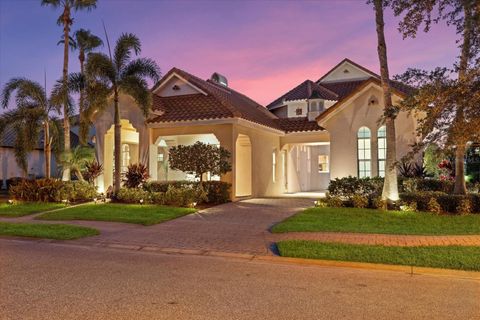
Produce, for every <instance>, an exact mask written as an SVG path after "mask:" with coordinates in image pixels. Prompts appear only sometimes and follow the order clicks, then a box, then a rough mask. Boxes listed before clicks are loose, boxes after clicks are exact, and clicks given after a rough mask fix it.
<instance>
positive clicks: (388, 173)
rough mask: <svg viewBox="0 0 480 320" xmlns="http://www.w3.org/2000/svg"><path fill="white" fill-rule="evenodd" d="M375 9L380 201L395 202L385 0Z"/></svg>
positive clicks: (375, 2)
mask: <svg viewBox="0 0 480 320" xmlns="http://www.w3.org/2000/svg"><path fill="white" fill-rule="evenodd" d="M373 5H374V8H375V22H376V29H377V44H378V46H377V52H378V59H379V61H380V78H381V83H382V90H383V98H384V104H385V107H384V112H383V121H385V127H386V130H387V156H386V161H385V180H384V183H383V191H382V199H384V200H389V201H396V200H398V199H399V197H398V181H397V168H396V166H395V163H396V158H395V157H396V134H395V118H396V117H397V114H398V108H397V107H395V106H394V105H393V103H392V90H391V88H390V77H389V72H388V60H387V44H386V41H385V33H384V27H385V22H384V20H383V10H384V8H385V6H386V5H387V3H386V1H385V0H373Z"/></svg>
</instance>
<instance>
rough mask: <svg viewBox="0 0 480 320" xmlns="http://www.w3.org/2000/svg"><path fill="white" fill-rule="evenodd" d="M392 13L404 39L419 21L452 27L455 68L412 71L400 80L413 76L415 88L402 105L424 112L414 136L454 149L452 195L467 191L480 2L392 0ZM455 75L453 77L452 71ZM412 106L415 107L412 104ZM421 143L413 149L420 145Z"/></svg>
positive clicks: (474, 131)
mask: <svg viewBox="0 0 480 320" xmlns="http://www.w3.org/2000/svg"><path fill="white" fill-rule="evenodd" d="M391 6H392V7H393V9H394V13H395V15H396V16H400V15H401V16H402V17H403V19H402V21H401V22H400V25H399V30H400V32H402V34H403V36H404V38H405V37H412V38H414V37H415V36H416V35H417V32H418V29H419V28H420V27H421V26H422V25H423V26H424V31H425V32H428V31H429V30H430V27H431V24H432V23H438V22H440V21H446V22H447V25H452V26H454V27H455V28H456V31H457V34H460V37H461V39H460V40H459V41H458V43H459V44H460V45H459V48H460V51H461V52H460V58H459V61H458V63H456V65H455V66H454V70H447V69H445V68H437V69H436V70H434V71H433V72H426V71H423V70H417V69H411V70H408V71H407V72H406V73H405V74H404V75H403V77H402V80H404V81H405V80H408V79H410V80H412V83H411V84H414V85H416V87H417V88H418V89H419V90H417V91H416V92H415V93H414V94H413V95H412V97H411V99H410V101H407V103H406V104H405V105H406V108H409V109H416V110H419V111H420V112H421V113H422V114H425V113H426V116H425V117H424V119H423V120H422V122H420V126H419V135H421V137H422V138H423V137H425V136H427V134H429V136H427V137H426V140H427V141H423V142H424V143H425V142H427V143H428V142H430V141H440V139H441V140H444V141H445V145H446V146H447V147H451V148H452V149H453V150H454V152H455V171H456V172H457V175H456V177H455V190H454V193H456V194H466V191H467V190H466V183H465V174H464V171H465V170H464V169H465V168H464V158H465V152H466V150H467V148H468V145H469V142H471V141H476V140H478V138H479V136H478V128H479V125H480V114H479V112H478V105H479V100H480V98H479V96H480V95H479V94H478V88H479V87H480V81H479V65H480V61H479V60H480V6H479V5H478V0H455V1H452V0H429V1H428V2H426V1H425V0H392V1H391ZM453 72H456V73H458V79H452V73H453ZM414 105H415V107H414ZM421 147H422V146H421V145H419V146H418V147H417V149H421Z"/></svg>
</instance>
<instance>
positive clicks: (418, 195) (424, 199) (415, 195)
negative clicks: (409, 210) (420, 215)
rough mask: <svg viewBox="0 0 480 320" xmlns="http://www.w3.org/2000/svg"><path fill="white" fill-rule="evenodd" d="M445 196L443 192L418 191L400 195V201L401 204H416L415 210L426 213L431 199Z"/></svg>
mask: <svg viewBox="0 0 480 320" xmlns="http://www.w3.org/2000/svg"><path fill="white" fill-rule="evenodd" d="M443 195H446V194H445V193H443V192H436V191H418V192H405V193H401V194H400V199H401V200H402V202H403V203H407V204H408V203H412V202H416V203H417V209H418V210H419V211H428V202H429V201H430V199H431V198H435V199H437V198H438V197H439V196H443Z"/></svg>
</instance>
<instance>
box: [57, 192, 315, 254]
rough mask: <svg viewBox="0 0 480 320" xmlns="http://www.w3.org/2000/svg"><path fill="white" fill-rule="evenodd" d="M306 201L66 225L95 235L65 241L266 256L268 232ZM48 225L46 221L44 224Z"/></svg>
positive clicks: (275, 201) (277, 201) (274, 201)
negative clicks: (141, 221)
mask: <svg viewBox="0 0 480 320" xmlns="http://www.w3.org/2000/svg"><path fill="white" fill-rule="evenodd" d="M312 205H313V203H312V200H311V199H294V198H286V199H273V198H262V199H250V200H244V201H239V202H233V203H227V204H224V205H220V206H216V207H212V208H209V209H206V210H202V211H199V212H198V213H196V214H191V215H187V216H184V217H181V218H178V219H175V220H171V221H168V222H164V223H161V224H157V225H153V226H148V227H145V226H140V225H134V224H126V223H117V222H98V221H66V222H65V223H68V224H77V225H83V226H91V227H94V228H96V229H99V230H100V232H101V234H100V235H99V236H95V237H90V238H84V239H79V240H74V241H69V242H77V243H82V244H90V245H95V244H102V245H105V244H121V245H129V246H153V247H161V248H178V249H193V250H206V251H221V252H235V253H248V254H269V253H270V250H269V247H270V245H271V239H270V237H269V232H268V229H269V228H270V227H271V226H272V225H274V224H276V223H277V222H279V221H282V220H283V219H285V218H287V217H289V216H291V215H293V214H295V213H297V212H298V211H300V210H302V209H304V208H307V207H309V206H312ZM49 223H51V221H50V222H49Z"/></svg>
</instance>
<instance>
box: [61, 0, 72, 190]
mask: <svg viewBox="0 0 480 320" xmlns="http://www.w3.org/2000/svg"><path fill="white" fill-rule="evenodd" d="M71 21H72V20H71V19H70V8H69V7H68V6H65V8H64V11H63V35H64V39H65V41H64V47H63V86H64V88H65V97H64V104H63V136H64V152H70V119H69V118H68V93H67V90H66V87H67V80H68V49H69V40H70V37H69V33H70V24H71ZM62 180H63V181H69V180H70V169H69V168H64V169H63V177H62Z"/></svg>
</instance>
